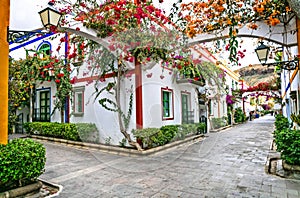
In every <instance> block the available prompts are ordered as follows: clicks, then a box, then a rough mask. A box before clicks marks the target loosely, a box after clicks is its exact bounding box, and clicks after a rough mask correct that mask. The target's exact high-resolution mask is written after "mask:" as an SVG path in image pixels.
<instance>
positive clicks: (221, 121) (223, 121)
mask: <svg viewBox="0 0 300 198" xmlns="http://www.w3.org/2000/svg"><path fill="white" fill-rule="evenodd" d="M211 122H212V127H213V128H215V129H218V128H221V127H224V126H226V125H227V117H222V118H212V119H211Z"/></svg>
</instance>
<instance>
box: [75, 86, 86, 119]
mask: <svg viewBox="0 0 300 198" xmlns="http://www.w3.org/2000/svg"><path fill="white" fill-rule="evenodd" d="M73 102H74V105H73V110H74V112H73V114H74V116H83V113H84V87H75V88H74V101H73Z"/></svg>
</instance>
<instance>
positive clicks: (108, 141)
mask: <svg viewBox="0 0 300 198" xmlns="http://www.w3.org/2000/svg"><path fill="white" fill-rule="evenodd" d="M105 144H106V145H110V144H111V137H107V138H105Z"/></svg>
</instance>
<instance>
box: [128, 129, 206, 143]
mask: <svg viewBox="0 0 300 198" xmlns="http://www.w3.org/2000/svg"><path fill="white" fill-rule="evenodd" d="M205 129H206V124H205V123H196V124H182V125H166V126H162V127H161V128H146V129H137V130H132V133H133V135H134V136H135V137H136V138H137V139H139V140H141V141H142V143H143V147H144V149H146V148H148V149H149V148H153V147H156V146H162V145H165V144H167V143H169V142H172V141H176V140H182V139H184V138H185V137H186V136H187V135H191V134H199V133H205Z"/></svg>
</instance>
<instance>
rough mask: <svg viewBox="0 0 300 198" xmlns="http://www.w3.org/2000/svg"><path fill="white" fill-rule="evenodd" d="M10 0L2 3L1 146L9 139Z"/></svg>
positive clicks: (0, 69)
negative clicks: (8, 37) (8, 36)
mask: <svg viewBox="0 0 300 198" xmlns="http://www.w3.org/2000/svg"><path fill="white" fill-rule="evenodd" d="M9 3H10V2H9V0H1V1H0V101H1V105H0V144H7V139H8V53H9V52H8V43H7V27H8V25H9V5H10V4H9Z"/></svg>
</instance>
